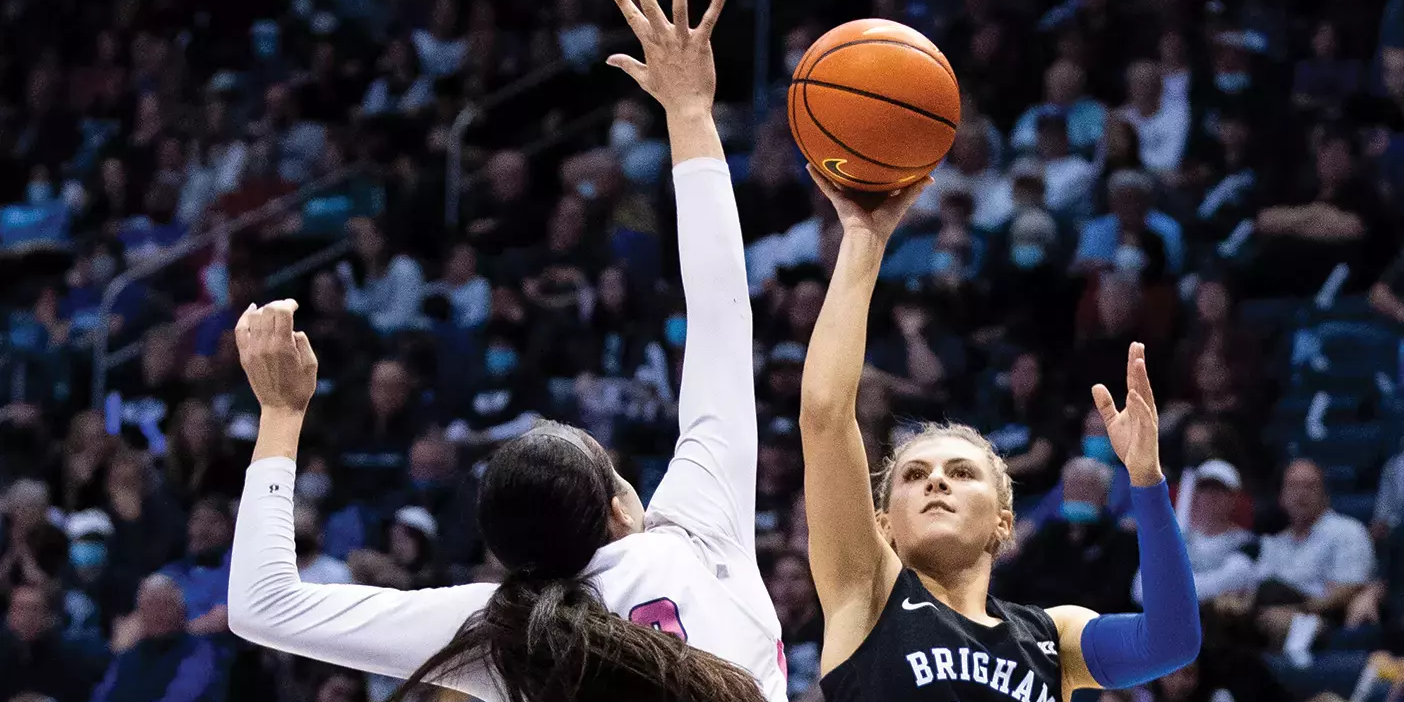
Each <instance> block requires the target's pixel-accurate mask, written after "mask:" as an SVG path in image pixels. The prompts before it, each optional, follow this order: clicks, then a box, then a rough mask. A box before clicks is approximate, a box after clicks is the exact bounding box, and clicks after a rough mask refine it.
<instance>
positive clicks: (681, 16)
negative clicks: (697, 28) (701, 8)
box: [673, 0, 692, 36]
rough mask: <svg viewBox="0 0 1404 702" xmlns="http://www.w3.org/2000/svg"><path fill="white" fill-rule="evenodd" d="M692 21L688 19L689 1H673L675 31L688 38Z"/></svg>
mask: <svg viewBox="0 0 1404 702" xmlns="http://www.w3.org/2000/svg"><path fill="white" fill-rule="evenodd" d="M691 27H692V21H691V20H689V19H688V17H687V0H673V31H675V32H677V33H678V34H681V35H684V36H686V35H687V33H688V32H689V31H691Z"/></svg>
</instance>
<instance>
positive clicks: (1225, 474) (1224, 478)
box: [1194, 458, 1243, 490]
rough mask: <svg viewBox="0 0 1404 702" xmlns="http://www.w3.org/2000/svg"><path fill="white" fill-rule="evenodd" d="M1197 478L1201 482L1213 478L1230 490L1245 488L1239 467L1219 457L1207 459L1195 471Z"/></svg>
mask: <svg viewBox="0 0 1404 702" xmlns="http://www.w3.org/2000/svg"><path fill="white" fill-rule="evenodd" d="M1194 475H1195V479H1196V480H1197V481H1199V482H1201V483H1202V482H1204V481H1206V480H1212V481H1214V482H1216V483H1221V484H1222V485H1223V486H1224V487H1226V488H1228V489H1230V490H1241V489H1243V481H1242V480H1240V479H1239V477H1238V469H1237V468H1234V467H1233V464H1232V463H1229V462H1228V461H1221V460H1219V459H1217V458H1215V459H1213V460H1209V461H1205V462H1204V464H1203V465H1201V466H1199V468H1198V469H1197V470H1195V472H1194Z"/></svg>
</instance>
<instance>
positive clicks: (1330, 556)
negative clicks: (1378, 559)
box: [1255, 510, 1375, 597]
mask: <svg viewBox="0 0 1404 702" xmlns="http://www.w3.org/2000/svg"><path fill="white" fill-rule="evenodd" d="M1374 570H1375V549H1374V546H1373V545H1372V544H1371V542H1370V533H1369V532H1367V531H1366V530H1365V525H1364V524H1361V523H1360V522H1359V521H1357V520H1354V519H1351V518H1350V517H1347V516H1345V515H1343V514H1340V513H1337V512H1335V511H1334V510H1327V511H1326V512H1325V513H1324V514H1322V515H1321V518H1320V519H1317V520H1316V524H1314V525H1312V527H1311V531H1310V532H1309V533H1308V534H1307V536H1306V538H1304V539H1298V538H1297V537H1296V536H1294V535H1293V534H1292V531H1291V530H1290V529H1288V530H1284V531H1282V532H1281V533H1278V534H1273V535H1271V536H1264V537H1263V539H1262V549H1261V550H1260V551H1259V553H1258V563H1257V566H1256V571H1257V572H1256V573H1255V575H1256V580H1257V582H1259V583H1262V582H1266V581H1268V580H1279V581H1281V582H1283V583H1285V584H1287V585H1291V586H1292V587H1293V588H1295V589H1297V590H1298V591H1299V592H1301V593H1302V594H1305V595H1307V596H1308V597H1321V596H1323V595H1325V594H1326V591H1327V588H1328V587H1329V586H1330V585H1333V584H1335V585H1361V584H1364V583H1366V582H1368V581H1369V580H1370V575H1371V574H1372V573H1373V572H1374Z"/></svg>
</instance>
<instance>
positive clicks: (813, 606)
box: [765, 551, 824, 699]
mask: <svg viewBox="0 0 1404 702" xmlns="http://www.w3.org/2000/svg"><path fill="white" fill-rule="evenodd" d="M766 575H767V577H766V579H765V584H766V589H767V590H768V591H769V592H770V599H771V600H772V601H773V602H774V603H775V612H776V614H778V615H779V616H780V640H782V641H784V642H785V661H786V664H787V671H788V673H789V694H790V698H791V699H794V698H797V697H798V696H800V695H803V694H804V693H805V692H807V691H808V690H809V689H810V687H811V686H813V685H815V684H817V683H818V682H819V647H820V644H821V643H823V639H824V615H823V612H821V611H820V610H819V596H818V595H817V594H816V593H815V591H814V579H813V577H812V576H810V574H809V559H807V558H805V556H804V554H803V553H802V552H794V551H786V552H783V553H781V554H780V555H778V556H776V558H775V562H774V564H772V565H771V566H770V570H769V572H768V573H767V574H766Z"/></svg>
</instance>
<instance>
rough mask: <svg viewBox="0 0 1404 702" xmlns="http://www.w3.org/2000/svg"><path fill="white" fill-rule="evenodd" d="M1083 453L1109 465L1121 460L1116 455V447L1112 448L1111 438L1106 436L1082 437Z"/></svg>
mask: <svg viewBox="0 0 1404 702" xmlns="http://www.w3.org/2000/svg"><path fill="white" fill-rule="evenodd" d="M1082 455H1084V456H1086V457H1088V458H1095V459H1097V460H1099V461H1101V462H1103V463H1105V464H1107V465H1109V466H1114V465H1116V464H1117V463H1119V462H1120V461H1119V460H1118V459H1117V457H1116V449H1114V448H1112V442H1111V439H1110V438H1109V437H1105V436H1084V437H1082Z"/></svg>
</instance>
